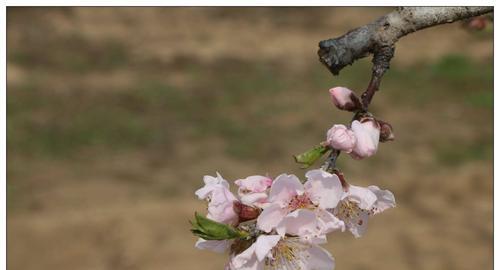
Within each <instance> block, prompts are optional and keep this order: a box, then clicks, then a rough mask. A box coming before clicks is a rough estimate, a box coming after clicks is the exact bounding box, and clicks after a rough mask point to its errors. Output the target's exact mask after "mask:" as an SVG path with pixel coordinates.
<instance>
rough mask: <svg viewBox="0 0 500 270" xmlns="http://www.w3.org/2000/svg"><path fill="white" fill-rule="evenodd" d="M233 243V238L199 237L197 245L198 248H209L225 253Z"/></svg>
mask: <svg viewBox="0 0 500 270" xmlns="http://www.w3.org/2000/svg"><path fill="white" fill-rule="evenodd" d="M232 243H233V241H232V240H220V241H219V240H205V239H202V238H199V239H198V241H196V244H195V247H196V248H198V249H207V250H211V251H214V252H217V253H224V252H225V251H226V250H227V249H228V248H229V247H230V246H231V244H232Z"/></svg>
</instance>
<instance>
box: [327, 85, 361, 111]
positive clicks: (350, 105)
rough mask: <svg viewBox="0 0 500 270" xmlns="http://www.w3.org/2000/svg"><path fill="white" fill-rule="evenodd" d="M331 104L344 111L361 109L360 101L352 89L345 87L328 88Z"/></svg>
mask: <svg viewBox="0 0 500 270" xmlns="http://www.w3.org/2000/svg"><path fill="white" fill-rule="evenodd" d="M329 92H330V96H331V97H332V101H333V104H335V106H337V108H339V109H341V110H345V111H350V112H352V111H356V110H359V109H361V102H360V101H359V98H358V97H357V96H356V94H354V92H353V91H351V90H349V89H348V88H345V87H340V86H338V87H334V88H332V89H330V90H329Z"/></svg>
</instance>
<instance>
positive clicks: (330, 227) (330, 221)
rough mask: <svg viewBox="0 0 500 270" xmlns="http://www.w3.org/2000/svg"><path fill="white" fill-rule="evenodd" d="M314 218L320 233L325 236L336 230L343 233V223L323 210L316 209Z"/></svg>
mask: <svg viewBox="0 0 500 270" xmlns="http://www.w3.org/2000/svg"><path fill="white" fill-rule="evenodd" d="M315 212H316V217H317V218H318V225H319V227H320V229H321V233H323V234H327V233H330V232H333V231H336V230H341V231H345V223H344V222H343V221H342V220H340V219H338V218H337V217H336V216H335V215H333V214H332V213H330V212H328V211H326V210H324V209H316V211H315Z"/></svg>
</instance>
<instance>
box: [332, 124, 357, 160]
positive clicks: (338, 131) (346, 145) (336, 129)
mask: <svg viewBox="0 0 500 270" xmlns="http://www.w3.org/2000/svg"><path fill="white" fill-rule="evenodd" d="M326 142H327V143H328V144H329V145H330V146H331V147H332V148H334V149H337V150H341V151H345V152H346V153H351V152H352V149H353V148H354V146H355V145H356V136H354V132H352V130H349V129H348V128H347V127H346V126H344V125H333V127H332V128H330V129H329V130H328V132H327V133H326Z"/></svg>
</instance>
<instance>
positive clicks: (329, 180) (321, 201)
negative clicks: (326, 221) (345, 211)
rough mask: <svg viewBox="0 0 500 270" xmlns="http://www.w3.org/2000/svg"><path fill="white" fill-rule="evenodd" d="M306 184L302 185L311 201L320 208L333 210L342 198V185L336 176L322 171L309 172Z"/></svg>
mask: <svg viewBox="0 0 500 270" xmlns="http://www.w3.org/2000/svg"><path fill="white" fill-rule="evenodd" d="M306 177H307V179H308V180H307V182H306V183H305V184H304V188H305V189H306V192H307V194H308V195H309V198H310V199H311V201H312V202H313V203H315V204H318V205H319V207H320V208H323V209H329V208H334V207H336V206H337V204H338V203H339V201H340V199H341V198H342V194H343V190H342V184H341V183H340V180H339V178H338V176H337V175H335V174H331V173H328V172H326V171H324V170H321V169H318V170H311V171H308V172H307V173H306Z"/></svg>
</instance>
